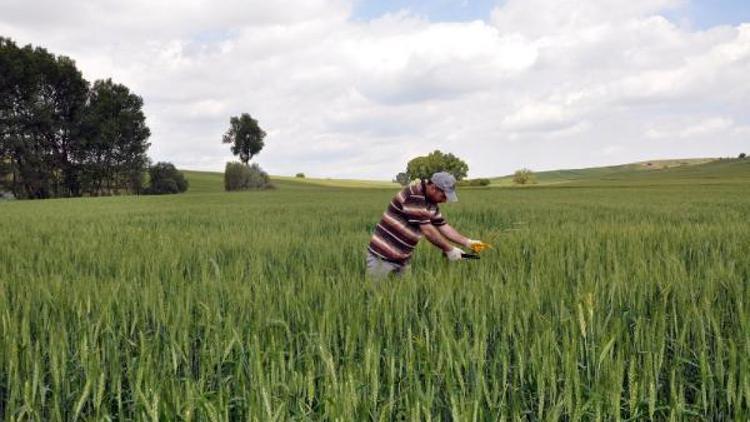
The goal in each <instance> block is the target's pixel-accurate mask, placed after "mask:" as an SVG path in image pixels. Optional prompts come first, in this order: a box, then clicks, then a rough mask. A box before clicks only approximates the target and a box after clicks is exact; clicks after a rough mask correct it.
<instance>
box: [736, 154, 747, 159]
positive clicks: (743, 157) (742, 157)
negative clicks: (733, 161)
mask: <svg viewBox="0 0 750 422" xmlns="http://www.w3.org/2000/svg"><path fill="white" fill-rule="evenodd" d="M745 157H746V155H745V153H744V152H741V153H740V155H739V156H737V158H739V159H740V160H744V159H745Z"/></svg>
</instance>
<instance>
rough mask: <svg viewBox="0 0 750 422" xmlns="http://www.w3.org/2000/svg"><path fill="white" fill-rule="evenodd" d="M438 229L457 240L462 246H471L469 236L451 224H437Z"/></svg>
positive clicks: (451, 238)
mask: <svg viewBox="0 0 750 422" xmlns="http://www.w3.org/2000/svg"><path fill="white" fill-rule="evenodd" d="M433 227H435V226H433ZM437 229H438V231H439V232H440V234H441V235H443V236H445V237H446V238H448V239H449V240H451V241H452V242H455V243H457V244H459V245H462V246H467V247H468V246H469V238H468V237H466V236H464V235H462V234H461V233H459V232H458V231H457V230H456V229H454V228H453V227H451V226H450V224H443V225H442V226H437Z"/></svg>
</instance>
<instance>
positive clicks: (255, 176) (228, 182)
mask: <svg viewBox="0 0 750 422" xmlns="http://www.w3.org/2000/svg"><path fill="white" fill-rule="evenodd" d="M271 188H273V185H271V179H270V177H268V173H266V172H265V171H263V169H261V168H260V166H259V165H258V164H255V163H253V165H251V166H246V165H244V164H242V163H240V162H237V161H234V162H229V163H227V166H226V168H225V170H224V189H225V190H227V191H234V190H246V189H271Z"/></svg>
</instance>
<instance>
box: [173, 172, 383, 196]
mask: <svg viewBox="0 0 750 422" xmlns="http://www.w3.org/2000/svg"><path fill="white" fill-rule="evenodd" d="M183 173H184V174H185V177H187V179H188V181H189V182H190V187H189V188H188V193H211V192H217V193H218V192H224V174H223V173H219V172H208V171H193V170H184V171H183ZM271 183H273V185H274V186H275V187H276V188H279V189H308V188H314V187H330V188H394V187H398V185H396V184H395V183H392V182H387V181H373V180H350V179H315V178H299V177H291V176H271Z"/></svg>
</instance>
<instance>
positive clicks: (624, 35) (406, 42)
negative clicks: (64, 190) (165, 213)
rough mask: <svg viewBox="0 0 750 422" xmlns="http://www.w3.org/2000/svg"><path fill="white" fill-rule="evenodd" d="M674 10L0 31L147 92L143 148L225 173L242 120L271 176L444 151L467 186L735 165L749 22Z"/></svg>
mask: <svg viewBox="0 0 750 422" xmlns="http://www.w3.org/2000/svg"><path fill="white" fill-rule="evenodd" d="M681 4H682V3H681V1H679V0H597V1H595V0H588V1H574V0H523V1H522V0H508V1H506V2H504V3H502V5H501V6H498V7H496V8H495V9H494V10H492V11H491V13H489V15H490V19H489V20H488V21H479V20H477V21H473V22H433V21H430V20H428V19H427V18H424V17H420V16H414V15H412V14H410V13H409V12H397V13H392V14H387V15H384V16H382V17H379V18H377V19H373V20H369V21H362V20H355V19H352V18H351V16H350V14H351V10H352V4H351V2H350V1H345V0H338V1H337V0H334V1H324V0H311V1H305V2H298V1H291V0H283V1H278V2H261V1H259V0H253V1H240V0H226V1H221V2H208V1H206V0H189V1H187V2H185V1H181V2H176V1H172V0H169V1H166V0H165V1H159V2H152V1H145V0H138V1H130V2H123V1H116V0H105V1H100V2H90V1H85V0H71V1H68V2H64V3H61V2H55V1H51V0H44V1H36V2H27V1H21V0H8V1H5V2H2V3H0V34H2V35H4V36H9V37H11V38H14V39H15V40H16V41H17V42H18V43H20V44H25V43H33V44H35V45H40V46H44V47H46V48H48V49H49V50H51V51H53V52H55V53H57V54H65V55H68V56H71V57H73V58H74V59H75V60H76V61H77V63H78V66H79V68H81V70H82V71H83V72H84V75H85V76H86V77H87V78H89V79H92V80H93V79H97V78H105V77H112V78H113V79H115V80H116V81H118V82H121V83H124V84H126V85H127V86H128V87H130V88H131V89H132V90H133V91H135V92H136V93H137V94H139V95H141V96H143V97H144V101H145V111H146V114H147V119H148V124H149V126H150V127H151V129H152V138H151V143H152V148H151V150H150V154H151V155H152V157H153V158H155V159H157V160H169V161H172V162H174V163H175V164H177V165H178V166H180V167H183V168H194V169H207V170H221V169H223V166H224V163H225V162H226V161H227V160H230V159H232V157H231V155H230V153H229V151H228V148H227V147H226V145H222V144H221V135H222V133H223V132H224V131H225V130H226V129H227V127H228V123H229V117H230V116H232V115H237V114H240V113H242V112H249V113H250V114H252V115H253V117H255V118H257V119H258V120H259V122H260V124H261V126H262V127H263V128H264V129H265V130H266V131H267V133H268V137H267V139H266V145H267V146H266V148H265V149H264V150H263V151H262V152H261V154H260V155H259V156H258V160H259V162H260V163H261V165H262V166H263V167H264V168H266V169H267V170H268V171H270V172H271V173H272V174H294V173H296V172H298V171H302V172H305V173H306V174H308V175H310V176H321V177H348V178H377V179H388V178H391V177H392V176H393V175H394V174H395V173H396V172H398V171H400V170H402V169H403V168H404V166H405V164H406V161H408V159H410V158H412V157H414V156H415V155H418V154H426V153H428V152H430V151H432V150H434V149H443V150H447V151H450V152H453V153H455V154H457V155H459V156H461V157H463V158H465V159H466V160H467V161H468V162H469V165H470V170H471V171H470V176H494V175H500V174H507V173H510V172H512V171H513V170H515V169H516V168H519V167H522V166H523V167H530V168H533V169H545V168H561V167H580V166H587V165H598V164H610V163H620V162H626V161H638V160H647V159H654V158H666V157H670V156H675V155H679V156H689V155H696V156H712V155H713V156H716V155H736V151H738V150H740V149H741V146H742V145H743V142H746V136H747V132H746V128H748V127H750V121H748V117H746V113H745V110H747V108H748V106H749V105H750V79H748V78H747V77H746V75H747V74H750V24H743V25H739V26H736V27H732V26H721V27H717V28H711V29H708V30H701V31H695V30H691V29H689V28H686V27H682V26H680V25H678V24H676V23H674V22H671V21H669V20H668V19H666V18H665V17H663V16H662V14H663V13H664V12H665V11H668V10H671V9H674V8H679V7H681Z"/></svg>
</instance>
